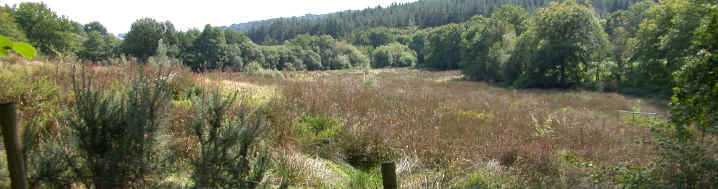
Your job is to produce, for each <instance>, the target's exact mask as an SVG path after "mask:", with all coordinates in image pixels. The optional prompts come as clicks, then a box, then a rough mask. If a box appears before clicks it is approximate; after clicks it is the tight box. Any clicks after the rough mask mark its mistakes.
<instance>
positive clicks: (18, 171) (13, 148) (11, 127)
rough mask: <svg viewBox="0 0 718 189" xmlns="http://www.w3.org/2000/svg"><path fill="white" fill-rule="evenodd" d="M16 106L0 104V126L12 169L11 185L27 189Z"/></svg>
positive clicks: (14, 187)
mask: <svg viewBox="0 0 718 189" xmlns="http://www.w3.org/2000/svg"><path fill="white" fill-rule="evenodd" d="M16 116H17V115H16V112H15V104H12V103H0V126H2V135H3V142H4V143H5V154H6V155H7V164H8V166H7V167H8V168H9V169H10V182H11V183H10V184H11V186H12V188H13V189H26V188H27V178H26V175H25V162H23V159H22V151H21V150H20V140H19V139H18V133H17V120H16Z"/></svg>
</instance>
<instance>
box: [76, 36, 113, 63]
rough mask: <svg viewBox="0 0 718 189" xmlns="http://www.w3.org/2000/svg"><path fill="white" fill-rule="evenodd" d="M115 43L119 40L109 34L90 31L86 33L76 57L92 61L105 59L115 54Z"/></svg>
mask: <svg viewBox="0 0 718 189" xmlns="http://www.w3.org/2000/svg"><path fill="white" fill-rule="evenodd" d="M117 44H119V40H118V39H116V38H115V37H113V36H111V35H103V34H102V33H101V32H98V31H90V32H89V33H87V39H86V40H85V42H83V43H82V48H81V50H80V51H78V52H77V57H78V58H80V59H83V60H89V61H92V62H99V61H103V60H107V59H109V58H110V57H112V56H113V55H114V54H115V52H114V51H115V47H116V46H117Z"/></svg>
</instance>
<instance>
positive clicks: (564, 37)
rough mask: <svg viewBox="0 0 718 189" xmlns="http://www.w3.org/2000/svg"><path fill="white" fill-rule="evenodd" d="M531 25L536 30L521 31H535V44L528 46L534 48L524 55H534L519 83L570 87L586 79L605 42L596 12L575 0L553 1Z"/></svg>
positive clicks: (598, 60)
mask: <svg viewBox="0 0 718 189" xmlns="http://www.w3.org/2000/svg"><path fill="white" fill-rule="evenodd" d="M534 27H536V28H535V30H534V31H535V32H528V33H525V34H524V35H536V36H535V39H536V40H538V43H535V45H538V46H532V47H527V48H536V50H535V54H534V55H527V56H531V58H533V59H532V60H531V61H530V62H528V63H529V64H528V65H527V66H528V67H527V70H526V72H525V73H524V74H525V75H524V76H522V77H525V79H521V78H519V80H520V81H523V82H524V83H522V84H520V85H521V86H525V87H539V88H570V87H575V86H577V85H578V84H581V83H585V82H587V78H586V76H585V75H584V74H586V71H587V70H588V68H591V67H595V66H597V62H601V58H602V57H603V56H604V55H605V48H606V46H607V43H608V42H607V40H606V34H605V33H604V32H603V29H602V28H601V25H599V21H598V19H597V15H596V13H594V12H593V11H592V10H591V8H590V7H586V6H584V5H580V4H578V3H576V2H575V1H564V2H562V3H556V2H553V3H551V5H550V7H548V8H542V9H539V10H538V12H537V17H536V24H535V26H534ZM522 37H523V36H522ZM531 38H534V37H528V36H527V37H525V38H524V39H531ZM518 43H519V44H521V43H522V42H518ZM521 48H524V47H521ZM514 54H516V53H514ZM513 64H521V63H513ZM510 82H515V81H510Z"/></svg>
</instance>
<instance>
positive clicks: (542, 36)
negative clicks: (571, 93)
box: [0, 0, 708, 97]
mask: <svg viewBox="0 0 718 189" xmlns="http://www.w3.org/2000/svg"><path fill="white" fill-rule="evenodd" d="M478 2H479V1H456V2H454V1H430V0H426V1H418V2H415V3H407V4H395V5H393V6H391V7H388V8H380V7H378V8H375V9H365V10H363V11H348V12H340V13H336V15H339V16H336V15H335V14H330V15H323V16H321V17H313V19H311V20H313V22H312V23H314V22H322V21H323V20H328V19H330V18H342V17H341V15H354V16H351V17H352V18H354V20H357V21H361V20H372V18H377V19H378V18H382V19H393V18H402V17H403V16H402V15H403V11H404V10H417V11H405V12H412V14H420V13H425V12H427V11H426V10H434V9H436V10H439V9H440V10H442V11H440V12H442V13H443V14H459V15H464V13H465V12H464V11H454V8H457V9H458V7H473V8H470V10H474V11H478V10H482V11H485V12H487V13H488V12H491V14H490V15H488V16H484V14H481V13H483V12H481V13H480V14H478V15H473V16H471V17H469V18H467V19H466V20H465V21H462V20H463V18H464V16H460V17H461V19H456V20H451V21H446V20H444V21H440V22H436V23H435V24H429V23H430V22H429V21H420V22H417V20H413V21H411V20H409V21H404V20H401V19H400V20H398V21H396V23H403V24H408V25H407V27H399V26H403V25H391V24H390V25H389V26H391V27H372V26H375V24H371V23H361V24H360V25H362V28H356V29H352V30H347V32H348V33H342V32H340V33H342V34H341V35H339V34H338V33H332V32H328V33H326V34H322V33H324V32H303V33H302V34H297V35H293V34H292V32H286V31H284V30H282V29H276V30H274V29H273V30H271V31H268V32H265V34H267V35H271V33H273V32H274V33H283V34H290V35H287V36H285V37H282V38H286V40H284V41H283V42H281V43H278V44H277V45H270V46H268V45H259V44H256V43H255V42H254V40H252V38H253V37H252V35H253V32H252V31H250V32H249V34H244V33H242V32H238V31H236V30H232V29H226V28H221V27H212V26H209V25H207V26H205V28H204V29H203V30H201V31H200V30H198V29H190V30H188V31H177V30H176V29H175V28H174V26H173V24H172V23H171V22H169V21H165V22H160V21H156V20H154V19H150V18H144V19H139V20H137V21H136V22H135V23H133V24H132V26H131V30H130V32H129V33H127V34H126V35H125V38H124V39H122V40H121V39H118V38H116V37H114V36H112V34H109V33H108V32H107V30H106V29H105V28H104V26H102V24H100V23H99V22H92V23H88V24H85V25H82V24H79V23H77V22H74V21H71V20H69V19H67V18H66V17H62V16H58V15H57V14H56V13H55V12H53V11H51V10H49V9H48V8H47V7H46V6H45V5H44V4H42V3H21V4H19V5H18V6H14V7H9V6H5V7H2V8H0V13H1V14H0V16H1V17H3V19H2V21H0V27H2V30H0V34H2V35H5V36H8V37H9V38H10V39H12V40H15V41H20V42H29V43H30V44H32V45H33V46H35V47H37V48H38V49H39V51H40V52H41V54H44V55H47V56H50V57H71V56H76V57H77V58H79V59H82V60H88V61H93V62H103V61H108V60H110V59H113V58H122V57H135V58H137V59H138V60H139V61H141V62H160V63H161V62H163V61H162V60H176V61H169V62H179V60H181V62H182V63H183V64H185V65H187V66H189V67H191V68H193V69H194V70H205V69H210V70H211V69H231V70H234V71H243V70H246V67H247V66H248V65H250V64H252V65H259V66H261V67H262V68H265V69H275V70H329V69H346V68H357V67H362V68H365V67H376V68H380V67H411V66H414V67H419V68H426V69H436V70H452V69H461V70H462V71H463V72H464V73H465V75H466V78H467V79H470V80H477V81H488V82H492V83H496V84H499V85H504V86H511V87H518V88H600V89H606V90H614V91H623V92H627V93H635V94H659V95H663V96H666V97H667V96H668V95H670V94H671V88H672V87H673V86H676V84H675V82H674V79H673V74H674V73H675V72H677V71H680V69H681V68H682V67H684V65H686V64H688V63H690V62H691V61H694V59H695V55H696V54H697V53H698V52H699V51H698V50H699V49H698V48H696V45H695V41H697V35H695V34H696V32H697V31H698V29H699V26H700V25H701V23H702V22H704V20H705V19H706V17H707V16H705V15H706V14H707V13H708V11H707V10H708V9H707V8H705V7H706V6H703V5H701V3H697V2H694V1H680V0H663V1H660V2H654V1H651V0H648V1H641V2H638V3H635V1H583V0H567V1H563V2H550V3H549V2H548V1H520V2H519V1H516V2H515V1H508V0H507V1H491V3H487V4H485V5H483V4H482V5H479V4H472V3H478ZM607 2H611V3H607ZM545 3H548V6H545V7H541V8H539V7H540V6H541V5H544V4H545ZM499 4H501V5H503V4H508V5H503V6H498V5H499ZM489 5H496V8H485V9H481V8H479V7H485V6H489ZM608 5H610V6H608ZM624 5H625V6H624ZM441 7H443V8H441ZM624 8H625V9H624ZM613 10H615V11H613ZM609 11H612V12H609ZM428 12H431V11H428ZM370 13H371V14H370ZM373 13H376V14H373ZM379 13H382V14H386V15H383V16H379V15H382V14H379ZM473 13H474V12H468V13H465V14H466V15H470V14H473ZM427 14H428V13H427ZM409 17H411V16H409ZM466 17H468V16H466ZM422 18H423V17H422ZM280 20H281V19H280ZM374 21H377V20H374ZM459 21H462V22H459ZM412 22H413V24H412ZM453 22H456V23H453ZM278 23H282V21H275V22H273V24H278ZM293 23H299V22H292V23H284V24H279V25H283V26H287V27H290V26H292V25H293ZM417 23H419V24H417ZM446 23H449V24H446ZM439 24H443V25H440V26H437V27H430V26H433V25H439ZM380 25H381V24H380ZM304 33H308V34H304ZM313 33H316V34H317V35H311V34H313ZM260 41H261V40H260ZM165 62H168V61H165Z"/></svg>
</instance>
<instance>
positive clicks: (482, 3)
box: [234, 0, 641, 44]
mask: <svg viewBox="0 0 718 189" xmlns="http://www.w3.org/2000/svg"><path fill="white" fill-rule="evenodd" d="M552 1H553V0H420V1H417V2H412V3H395V4H392V5H391V6H389V7H386V8H384V7H380V6H379V7H376V8H367V9H364V10H357V11H343V12H338V13H333V14H328V15H322V16H321V17H316V16H305V17H292V18H280V19H272V20H268V21H267V22H266V23H264V24H261V25H257V24H254V25H252V26H253V27H252V28H250V29H249V31H248V35H249V37H250V38H252V40H253V41H254V42H256V43H259V44H281V43H283V42H284V41H285V40H289V39H291V38H293V37H294V36H296V35H299V34H310V35H323V34H327V35H331V36H332V37H334V38H339V39H343V38H344V37H346V36H347V35H348V34H350V33H352V32H354V31H356V30H359V29H365V28H374V27H389V28H399V27H409V26H416V27H419V28H428V27H436V26H442V25H446V24H451V23H459V22H464V21H467V20H469V19H471V17H473V16H474V15H483V16H489V15H491V14H492V13H493V12H494V11H496V10H498V9H499V8H501V7H502V6H504V5H517V6H521V7H524V8H525V9H527V10H529V11H531V12H533V11H534V10H536V9H538V8H541V7H545V6H547V5H548V4H549V3H550V2H552ZM639 1H641V0H593V1H591V0H581V2H586V3H589V4H591V5H592V6H593V7H595V8H596V10H598V12H599V13H600V14H608V13H611V12H614V11H616V10H623V9H626V8H627V7H628V6H629V5H631V4H633V3H636V2H639ZM234 26H235V28H236V29H241V30H247V28H246V27H240V26H242V25H241V24H240V25H234Z"/></svg>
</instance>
